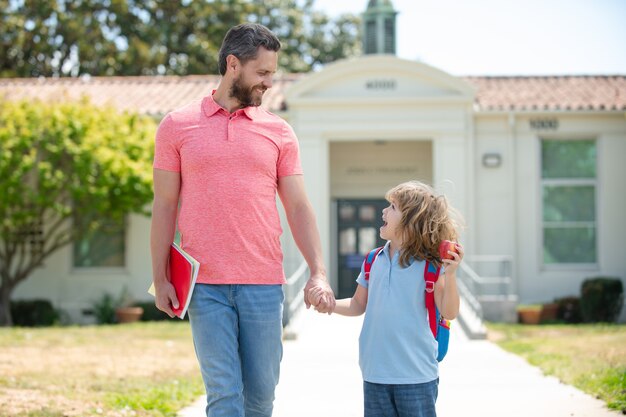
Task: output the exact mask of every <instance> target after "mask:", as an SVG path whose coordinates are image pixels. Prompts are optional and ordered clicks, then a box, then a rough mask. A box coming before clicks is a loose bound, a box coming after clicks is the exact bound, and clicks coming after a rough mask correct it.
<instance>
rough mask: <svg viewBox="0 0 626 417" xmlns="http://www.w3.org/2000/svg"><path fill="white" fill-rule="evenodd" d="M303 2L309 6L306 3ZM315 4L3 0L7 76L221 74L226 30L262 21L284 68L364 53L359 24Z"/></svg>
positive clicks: (296, 0) (297, 0) (0, 38)
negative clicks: (276, 41) (278, 45)
mask: <svg viewBox="0 0 626 417" xmlns="http://www.w3.org/2000/svg"><path fill="white" fill-rule="evenodd" d="M301 3H302V4H301ZM314 4H315V3H314V0H305V1H304V2H303V1H302V0H212V1H208V0H179V1H173V0H152V1H143V0H81V1H69V0H56V1H45V0H22V1H19V0H0V6H1V8H2V10H1V11H0V27H1V28H2V31H1V33H0V44H1V46H2V48H1V49H0V76H3V77H16V76H17V77H31V76H40V75H43V76H78V75H81V74H91V75H154V74H167V75H188V74H216V73H217V53H218V50H219V47H220V45H221V41H222V38H223V37H224V34H225V33H226V31H227V30H228V29H229V28H230V27H232V26H233V25H236V24H239V23H243V22H258V23H262V24H264V25H266V26H268V27H269V28H270V29H271V30H273V31H274V32H275V33H276V34H277V35H278V36H279V37H280V38H281V40H282V42H283V53H282V54H281V61H280V66H281V69H282V70H283V71H287V72H308V71H310V70H311V69H314V68H316V67H317V66H318V65H319V64H324V63H327V62H332V61H335V60H337V59H341V58H345V57H349V56H352V55H354V54H356V53H358V51H359V30H358V28H359V19H358V18H357V17H355V16H353V15H344V16H341V17H339V18H337V19H331V18H329V17H328V16H327V15H325V14H324V13H322V12H319V11H316V10H315V8H314Z"/></svg>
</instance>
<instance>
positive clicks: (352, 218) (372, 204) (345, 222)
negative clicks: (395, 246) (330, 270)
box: [337, 200, 389, 298]
mask: <svg viewBox="0 0 626 417" xmlns="http://www.w3.org/2000/svg"><path fill="white" fill-rule="evenodd" d="M388 205H389V203H388V202H387V201H386V200H337V233H338V235H337V242H338V244H337V249H338V254H337V265H338V266H337V269H338V271H337V277H338V294H337V298H348V297H352V295H353V294H354V290H355V289H356V285H357V284H356V278H357V277H358V276H359V272H360V271H361V265H362V264H363V259H364V258H365V255H367V254H368V253H369V251H371V250H372V249H374V248H376V247H378V246H383V245H384V244H385V241H384V240H382V239H381V238H380V227H381V226H382V225H383V219H382V216H383V214H382V210H383V209H384V208H385V207H387V206H388Z"/></svg>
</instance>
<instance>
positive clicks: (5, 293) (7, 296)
mask: <svg viewBox="0 0 626 417" xmlns="http://www.w3.org/2000/svg"><path fill="white" fill-rule="evenodd" d="M12 289H13V288H11V287H9V286H8V285H2V286H0V327H9V326H12V325H13V318H12V317H11V290H12Z"/></svg>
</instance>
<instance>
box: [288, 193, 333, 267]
mask: <svg viewBox="0 0 626 417" xmlns="http://www.w3.org/2000/svg"><path fill="white" fill-rule="evenodd" d="M287 221H288V222H289V227H290V228H291V233H292V235H293V238H294V240H295V242H296V245H297V246H298V249H299V250H300V253H302V256H304V259H305V260H306V262H307V264H308V265H309V270H310V271H311V276H312V277H313V276H321V277H323V278H324V279H325V278H326V268H325V267H324V259H323V256H322V245H321V240H320V235H319V231H318V229H317V224H316V222H315V215H314V213H313V208H312V207H311V206H310V204H302V205H301V206H300V207H298V208H294V209H293V210H292V211H291V213H287Z"/></svg>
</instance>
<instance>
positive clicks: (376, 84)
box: [365, 79, 396, 90]
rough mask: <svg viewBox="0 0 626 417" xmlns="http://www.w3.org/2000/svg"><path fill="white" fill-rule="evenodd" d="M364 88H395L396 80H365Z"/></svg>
mask: <svg viewBox="0 0 626 417" xmlns="http://www.w3.org/2000/svg"><path fill="white" fill-rule="evenodd" d="M365 88H366V89H368V90H395V89H396V80H390V79H386V80H382V79H381V80H367V81H366V82H365Z"/></svg>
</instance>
